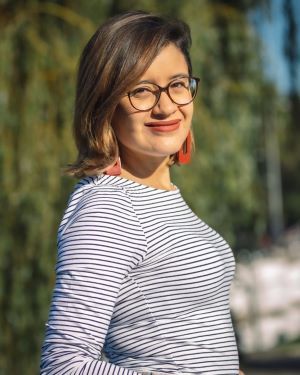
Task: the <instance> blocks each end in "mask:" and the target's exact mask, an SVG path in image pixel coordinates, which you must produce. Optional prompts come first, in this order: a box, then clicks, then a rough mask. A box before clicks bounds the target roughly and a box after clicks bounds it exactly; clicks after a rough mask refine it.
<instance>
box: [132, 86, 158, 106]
mask: <svg viewBox="0 0 300 375" xmlns="http://www.w3.org/2000/svg"><path fill="white" fill-rule="evenodd" d="M156 92H157V87H156V86H155V85H151V84H149V83H147V85H145V86H141V87H137V88H136V89H134V90H132V91H131V92H130V93H129V99H130V102H131V104H132V105H133V107H134V108H136V109H138V110H140V111H147V110H149V109H150V108H152V107H153V106H154V105H155V102H156V95H155V94H156Z"/></svg>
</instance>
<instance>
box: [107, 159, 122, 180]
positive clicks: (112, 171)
mask: <svg viewBox="0 0 300 375" xmlns="http://www.w3.org/2000/svg"><path fill="white" fill-rule="evenodd" d="M103 174H108V175H109V176H120V174H121V159H120V157H119V158H118V159H117V161H116V162H115V164H114V165H112V166H111V167H108V168H106V169H105V170H104V171H103Z"/></svg>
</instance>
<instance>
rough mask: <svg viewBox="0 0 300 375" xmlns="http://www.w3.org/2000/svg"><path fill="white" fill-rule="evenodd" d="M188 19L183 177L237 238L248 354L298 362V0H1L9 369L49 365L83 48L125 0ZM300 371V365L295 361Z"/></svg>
mask: <svg viewBox="0 0 300 375" xmlns="http://www.w3.org/2000/svg"><path fill="white" fill-rule="evenodd" d="M133 9H142V10H147V11H152V12H159V13H163V14H169V15H172V16H175V17H179V18H181V19H184V20H185V21H186V22H187V23H188V24H189V25H190V27H191V29H192V35H193V47H192V57H193V65H194V74H195V75H196V76H199V77H200V78H201V84H200V90H199V95H198V98H197V100H196V102H195V107H196V113H195V118H194V123H193V128H194V133H195V136H196V151H195V153H194V157H193V162H192V164H191V165H190V166H188V167H187V166H185V167H174V168H173V170H172V173H173V176H174V180H175V183H176V184H177V185H178V186H179V187H180V188H181V191H182V193H183V195H184V197H185V198H186V200H187V201H188V203H189V204H190V205H191V207H192V208H193V210H194V211H195V212H196V213H197V214H198V215H199V216H200V217H201V218H202V219H203V220H204V221H206V222H207V223H208V224H210V225H211V226H213V227H214V228H215V229H216V230H218V231H219V232H220V233H221V234H222V235H223V236H224V237H225V238H226V240H227V241H228V242H229V243H230V245H231V246H232V248H233V250H234V253H235V256H236V260H237V272H236V279H235V283H234V285H233V288H232V311H233V317H234V323H235V326H236V331H237V336H238V341H239V349H240V353H241V361H242V364H241V366H242V367H243V368H244V369H245V370H247V375H251V374H269V373H270V374H271V373H272V374H274V372H277V373H278V374H281V375H284V374H290V373H291V374H292V373H296V372H297V371H299V368H300V367H299V361H300V360H299V358H300V290H299V286H300V221H299V217H300V150H299V144H300V97H299V94H300V84H299V83H300V64H299V54H300V47H299V46H300V25H299V21H300V2H299V1H297V0H258V1H255V0H240V1H233V0H227V1H226V0H223V1H222V0H210V1H208V0H163V1H162V0H140V1H135V0H89V1H85V0H75V1H71V0H56V1H43V0H27V1H24V0H1V1H0V23H1V38H0V56H1V59H0V118H1V127H0V137H1V145H0V171H1V173H0V175H1V178H0V219H1V222H0V232H1V237H0V269H1V276H0V304H1V307H0V308H1V314H0V325H1V332H0V374H1V375H2V374H9V375H11V374H12V375H14V374H22V375H29V374H35V373H38V366H39V355H40V347H41V343H42V340H43V335H44V324H45V321H46V319H47V315H48V308H49V303H50V298H51V292H52V288H53V285H54V267H55V259H56V231H57V227H58V224H59V221H60V219H61V216H62V213H63V211H64V208H65V206H66V202H67V199H68V195H69V194H70V192H71V190H72V187H73V185H74V184H75V180H72V179H70V178H68V177H64V176H62V173H61V169H62V167H64V166H65V165H66V164H68V163H69V162H72V161H73V160H74V158H75V148H74V144H73V140H72V116H73V102H74V92H75V79H76V78H75V77H76V68H77V64H78V58H79V55H80V52H81V50H82V48H83V46H84V45H85V43H86V42H87V40H88V39H89V37H90V36H91V35H92V33H93V32H94V30H95V28H96V26H97V25H99V24H100V23H101V22H103V21H104V20H105V19H107V17H109V16H112V15H114V14H116V13H119V12H121V11H124V10H133ZM298 373H299V372H298Z"/></svg>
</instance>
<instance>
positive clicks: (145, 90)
mask: <svg viewBox="0 0 300 375" xmlns="http://www.w3.org/2000/svg"><path fill="white" fill-rule="evenodd" d="M152 93H153V91H152V90H151V88H150V87H137V88H136V89H134V90H132V91H130V93H129V95H130V96H131V97H134V98H143V97H146V96H149V95H150V94H152Z"/></svg>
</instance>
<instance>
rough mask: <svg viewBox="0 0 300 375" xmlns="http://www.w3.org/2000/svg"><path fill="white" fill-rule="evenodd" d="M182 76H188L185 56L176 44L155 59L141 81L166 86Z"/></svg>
mask: <svg viewBox="0 0 300 375" xmlns="http://www.w3.org/2000/svg"><path fill="white" fill-rule="evenodd" d="M180 74H183V75H188V65H187V63H186V60H185V56H184V54H183V53H182V52H181V51H180V49H179V48H177V47H176V46H175V45H174V44H169V45H168V46H166V47H164V48H163V49H162V50H161V51H160V53H159V54H158V55H157V56H156V57H155V59H154V60H153V61H152V63H151V65H150V66H149V68H148V69H147V70H146V72H145V73H144V74H143V75H142V77H141V78H140V80H139V81H144V80H145V81H146V80H149V81H153V82H155V83H157V84H164V83H165V82H166V81H169V80H170V79H172V78H173V77H175V76H178V75H180Z"/></svg>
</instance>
